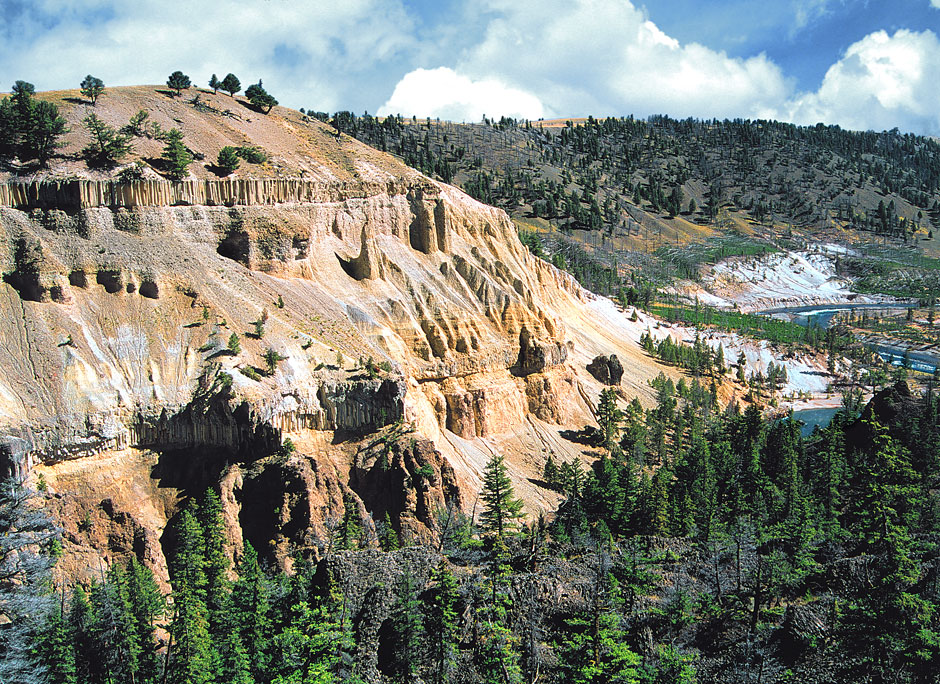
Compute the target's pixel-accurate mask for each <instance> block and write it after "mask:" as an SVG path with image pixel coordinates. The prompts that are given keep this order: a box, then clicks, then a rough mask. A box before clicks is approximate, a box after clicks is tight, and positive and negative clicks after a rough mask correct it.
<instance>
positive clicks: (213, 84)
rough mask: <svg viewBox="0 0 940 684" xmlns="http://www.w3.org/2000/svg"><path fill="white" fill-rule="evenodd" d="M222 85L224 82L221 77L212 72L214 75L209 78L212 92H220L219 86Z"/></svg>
mask: <svg viewBox="0 0 940 684" xmlns="http://www.w3.org/2000/svg"><path fill="white" fill-rule="evenodd" d="M221 86H222V82H221V81H220V80H219V77H218V76H216V75H215V74H212V77H211V78H210V79H209V87H210V88H212V92H214V93H217V92H219V88H220V87H221Z"/></svg>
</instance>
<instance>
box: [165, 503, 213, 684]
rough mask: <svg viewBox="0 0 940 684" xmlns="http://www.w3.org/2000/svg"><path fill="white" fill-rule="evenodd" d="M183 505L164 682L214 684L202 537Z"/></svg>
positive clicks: (174, 563)
mask: <svg viewBox="0 0 940 684" xmlns="http://www.w3.org/2000/svg"><path fill="white" fill-rule="evenodd" d="M192 508H193V506H187V507H186V508H185V509H184V510H183V512H182V513H181V514H180V517H179V520H178V522H177V525H176V532H177V540H176V549H175V553H174V554H173V558H172V563H171V565H170V579H171V581H172V583H173V610H174V616H173V622H172V624H171V625H170V635H171V637H172V638H173V644H172V651H171V658H170V667H169V671H168V675H169V676H168V679H169V681H170V682H171V684H209V683H210V682H214V681H215V679H214V676H213V675H214V667H213V666H214V664H215V660H216V659H215V655H214V654H213V652H212V643H211V640H210V637H209V625H208V622H207V617H206V613H207V610H206V583H207V581H206V559H205V537H204V533H203V530H202V528H201V526H200V525H199V521H198V520H197V517H196V515H195V514H194V513H193V511H192V510H191V509H192Z"/></svg>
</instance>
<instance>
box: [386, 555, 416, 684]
mask: <svg viewBox="0 0 940 684" xmlns="http://www.w3.org/2000/svg"><path fill="white" fill-rule="evenodd" d="M395 593H396V598H395V604H394V606H393V607H392V613H391V616H390V618H389V619H390V620H391V626H392V643H391V647H392V662H391V663H390V671H391V673H392V676H393V677H394V678H395V680H396V681H399V682H411V681H413V680H414V678H415V677H416V676H417V674H418V671H419V670H420V669H421V665H422V661H423V660H424V658H423V654H422V651H423V650H424V648H423V647H424V638H425V633H424V625H423V623H422V621H421V603H420V602H419V601H418V598H417V596H416V595H415V585H414V578H413V577H412V576H411V573H410V571H409V570H408V569H405V572H404V573H403V574H402V576H401V578H400V579H399V581H398V583H397V586H396V588H395Z"/></svg>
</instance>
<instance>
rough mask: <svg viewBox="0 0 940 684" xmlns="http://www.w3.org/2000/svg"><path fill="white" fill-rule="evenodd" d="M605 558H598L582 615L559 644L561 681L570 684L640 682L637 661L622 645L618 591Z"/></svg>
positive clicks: (571, 625)
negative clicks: (585, 607) (587, 603)
mask: <svg viewBox="0 0 940 684" xmlns="http://www.w3.org/2000/svg"><path fill="white" fill-rule="evenodd" d="M608 565H609V561H608V559H606V558H604V557H603V556H602V557H599V558H598V566H599V567H598V568H596V575H597V576H596V577H595V578H594V582H593V585H592V588H591V593H590V597H589V605H588V606H587V610H586V611H585V612H584V614H583V616H579V617H577V618H573V619H571V620H569V621H568V630H566V631H567V632H568V633H569V634H570V635H571V636H570V637H569V638H567V639H566V640H565V641H564V642H563V643H562V644H561V645H560V648H559V650H560V653H559V656H560V660H561V672H562V676H563V678H564V679H563V681H565V682H571V683H572V684H595V683H596V684H601V683H607V682H618V683H623V684H634V683H638V682H639V681H640V677H639V671H638V669H637V666H638V665H639V664H640V658H639V656H637V655H636V654H635V653H634V652H633V651H631V650H630V648H629V647H628V646H627V645H626V641H627V634H626V632H625V631H624V629H623V627H622V626H621V624H620V615H619V611H618V610H617V608H618V607H619V605H620V602H621V599H620V591H619V586H618V583H617V580H616V579H615V578H614V576H613V575H612V574H611V573H610V570H609V568H608Z"/></svg>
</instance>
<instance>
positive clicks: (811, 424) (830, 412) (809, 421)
mask: <svg viewBox="0 0 940 684" xmlns="http://www.w3.org/2000/svg"><path fill="white" fill-rule="evenodd" d="M840 410H841V409H838V408H814V409H804V410H802V411H794V412H793V418H794V420H801V421H803V426H802V427H801V428H800V432H802V433H803V436H804V437H809V436H810V435H811V434H813V428H815V427H816V426H817V425H818V426H819V427H820V428H824V427H826V426H827V425H829V421H830V420H832V417H833V416H834V415H836V413H838V412H839V411H840Z"/></svg>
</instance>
